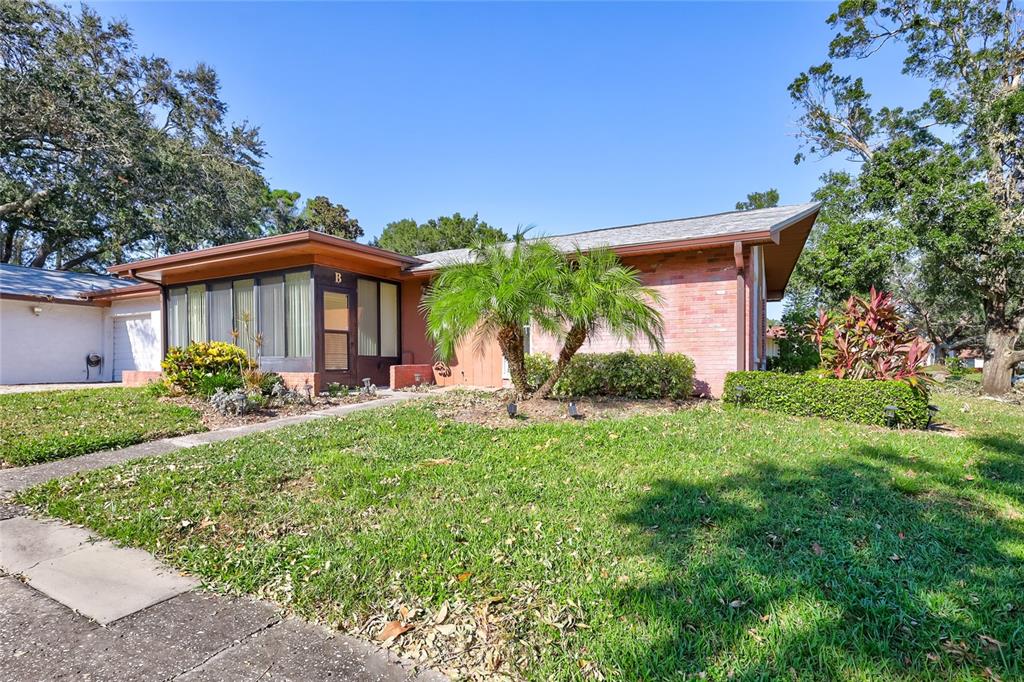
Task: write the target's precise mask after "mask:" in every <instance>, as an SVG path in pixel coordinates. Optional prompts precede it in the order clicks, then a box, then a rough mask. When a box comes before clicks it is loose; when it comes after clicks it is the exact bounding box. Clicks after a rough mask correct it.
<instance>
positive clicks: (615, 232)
mask: <svg viewBox="0 0 1024 682" xmlns="http://www.w3.org/2000/svg"><path fill="white" fill-rule="evenodd" d="M818 207H819V204H817V203H810V204H796V205H793V206H776V207H774V208H761V209H755V210H752V211H730V212H728V213H716V214H714V215H706V216H698V217H695V218H679V219H677V220H662V221H658V222H653V223H640V224H637V225H624V226H622V227H606V228H603V229H599V230H588V231H586V232H576V233H574V234H563V235H555V236H551V237H546V239H548V240H549V241H550V242H551V243H552V244H554V245H555V247H556V248H558V249H559V250H561V251H566V252H567V251H574V250H575V249H576V248H577V247H579V248H580V249H582V250H584V251H586V250H589V249H594V248H599V247H608V248H615V247H621V246H634V245H638V244H656V243H658V242H673V241H682V240H686V239H697V238H700V237H716V236H740V235H743V234H745V233H748V232H763V231H765V230H776V229H781V228H782V227H785V226H786V225H789V224H792V223H794V222H796V221H798V220H800V219H801V218H803V217H804V216H806V215H808V214H810V213H812V212H813V211H815V210H817V209H818ZM540 238H542V237H538V239H540ZM471 253H472V251H471V250H470V249H452V250H450V251H438V252H436V253H425V254H422V255H419V256H417V258H419V259H421V260H424V261H426V263H424V264H422V265H417V266H415V267H413V268H410V271H411V272H422V271H428V270H436V269H438V268H440V267H442V266H444V265H455V264H458V263H466V262H469V259H470V257H471Z"/></svg>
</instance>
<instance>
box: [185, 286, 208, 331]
mask: <svg viewBox="0 0 1024 682" xmlns="http://www.w3.org/2000/svg"><path fill="white" fill-rule="evenodd" d="M206 334H207V331H206V285H205V284H193V285H192V286H190V287H188V342H189V343H202V342H203V341H206V340H207V335H206Z"/></svg>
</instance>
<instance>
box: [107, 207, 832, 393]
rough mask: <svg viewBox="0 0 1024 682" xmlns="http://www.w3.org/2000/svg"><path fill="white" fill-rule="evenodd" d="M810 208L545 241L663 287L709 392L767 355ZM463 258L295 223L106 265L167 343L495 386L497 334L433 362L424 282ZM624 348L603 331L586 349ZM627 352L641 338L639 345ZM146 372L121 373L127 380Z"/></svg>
mask: <svg viewBox="0 0 1024 682" xmlns="http://www.w3.org/2000/svg"><path fill="white" fill-rule="evenodd" d="M818 209H819V206H818V204H803V205H799V206H781V207H777V208H768V209H760V210H753V211H743V212H739V211H737V212H730V213H722V214H717V215H710V216H701V217H697V218H687V219H681V220H669V221H662V222H654V223H643V224H639V225H629V226H625V227H615V228H606V229H601V230H592V231H587V232H579V233H576V234H571V235H559V236H555V237H551V238H550V240H551V241H552V242H553V243H554V244H555V245H556V246H557V247H558V248H560V249H562V250H564V251H567V252H569V251H573V250H575V249H576V248H577V246H578V247H579V248H582V249H584V250H586V249H592V248H597V247H608V248H611V249H613V250H614V251H615V252H616V253H617V254H618V255H619V257H620V258H621V259H622V260H623V262H625V263H627V264H629V265H631V266H633V267H635V268H637V269H638V270H639V271H640V272H641V273H642V277H643V279H644V280H645V282H646V283H647V284H648V285H650V286H652V287H654V288H656V289H657V290H658V291H659V292H660V293H661V294H662V297H663V299H664V300H663V302H662V303H661V304H660V309H661V311H662V314H663V316H664V319H665V339H664V341H665V350H666V351H670V352H680V353H685V354H687V355H689V356H690V357H692V358H693V360H694V362H695V364H696V383H697V389H698V391H699V392H701V393H708V394H711V395H718V394H719V393H720V392H721V389H722V384H723V382H724V378H725V374H726V372H729V371H732V370H735V369H748V368H763V367H764V365H765V360H766V357H767V347H766V334H765V327H766V302H767V301H777V300H780V299H781V298H782V296H783V293H784V291H785V288H786V284H787V283H788V281H789V277H790V274H791V273H792V271H793V268H794V266H795V265H796V261H797V258H798V257H799V255H800V252H801V250H802V249H803V245H804V242H805V241H806V239H807V235H808V234H809V232H810V230H811V227H812V226H813V224H814V221H815V219H816V217H817V215H818ZM469 258H471V252H470V251H469V250H467V249H455V250H452V251H444V252H440V253H430V254H424V255H421V256H418V257H409V256H403V255H399V254H397V253H393V252H390V251H385V250H383V249H378V248H375V247H371V246H367V245H364V244H358V243H356V242H352V241H347V240H344V239H339V238H337V237H332V236H329V235H324V234H321V233H318V232H309V231H301V232H293V233H289V234H284V235H278V236H274V237H265V238H262V239H254V240H250V241H245V242H239V243H235V244H227V245H224V246H217V247H213V248H208V249H202V250H198V251H190V252H187V253H180V254H175V255H172V256H164V257H161V258H153V259H149V260H144V261H138V262H135V263H128V264H124V265H117V266H114V267H112V268H110V272H111V273H113V274H115V275H117V276H120V277H127V278H134V279H135V280H138V281H141V282H144V283H147V284H148V285H150V286H158V287H159V288H160V290H161V291H162V306H163V310H164V311H165V314H164V324H163V327H164V331H165V333H166V342H165V343H164V342H161V343H162V348H166V347H167V346H169V345H183V344H187V343H189V342H193V341H203V340H208V339H209V340H221V341H232V340H233V338H234V337H233V335H232V331H233V330H236V331H238V332H239V335H238V343H239V344H241V345H243V346H245V347H246V348H247V349H248V350H249V351H250V352H251V353H252V354H254V355H259V356H260V362H261V365H262V366H263V367H264V368H265V369H267V370H272V371H275V372H279V373H281V374H282V376H284V377H285V380H286V381H287V382H289V383H292V384H297V385H304V384H306V383H309V384H311V385H313V386H316V387H317V388H320V387H322V386H324V385H326V384H327V383H330V382H338V383H343V384H349V385H354V384H358V383H360V382H361V381H362V380H363V379H364V378H369V379H371V380H372V381H373V382H374V383H376V384H378V385H384V384H391V385H393V386H398V385H407V384H408V383H411V382H412V381H413V380H414V379H413V377H414V376H415V375H417V374H418V375H420V377H421V378H424V379H427V378H429V377H430V375H431V374H433V376H434V378H435V380H436V381H437V382H438V383H440V384H444V385H453V384H464V385H476V386H501V385H503V383H504V379H503V377H502V374H503V372H502V364H503V363H502V357H501V353H500V351H499V350H498V347H497V343H488V344H483V345H480V344H478V343H477V341H476V339H469V340H467V341H466V342H465V343H464V344H462V346H461V347H459V348H458V349H457V351H456V357H455V358H453V359H452V360H451V361H450V363H449V364H448V365H440V364H438V365H435V363H434V360H435V358H434V348H433V345H432V344H431V343H430V341H429V339H428V337H427V334H426V328H425V323H424V318H423V315H422V312H421V310H420V303H421V300H422V297H423V292H424V291H425V289H426V287H427V286H428V285H429V283H430V280H431V278H432V277H433V276H434V275H435V274H436V273H437V272H438V270H439V269H440V268H441V267H443V266H445V265H448V264H453V263H461V262H466V261H468V260H469ZM135 286H136V287H140V286H141V287H145V286H147V285H145V284H144V285H135ZM147 291H150V292H151V291H153V290H152V289H147ZM139 295H140V294H139V293H138V290H136V291H135V292H131V291H129V290H128V289H124V288H119V289H114V288H111V290H109V291H107V292H105V293H103V294H100V295H97V294H92V295H91V297H90V298H89V300H90V301H92V302H93V303H106V304H109V305H110V306H111V308H114V306H118V305H120V302H121V301H122V300H124V299H130V297H131V296H136V297H138V296H139ZM136 300H138V299H137V298H136ZM531 337H532V338H531V349H532V351H533V352H535V353H537V352H542V353H548V354H551V355H554V354H556V353H557V350H558V344H557V341H556V340H555V339H553V338H551V337H550V336H547V335H546V334H543V333H541V332H540V331H539V330H537V329H534V330H532V334H531ZM257 339H259V340H260V342H259V343H257ZM626 347H627V345H626V344H624V343H622V342H620V341H619V340H617V339H614V338H611V337H608V336H605V335H600V336H598V337H597V338H595V339H592V340H591V341H590V342H588V344H586V345H585V346H584V347H583V348H582V349H581V352H605V351H611V350H619V349H623V348H626ZM636 350H638V351H646V350H649V349H648V348H647V347H646V344H637V346H636ZM147 367H148V365H147ZM140 369H141V367H140ZM152 376H154V375H146V374H129V375H125V380H126V382H137V381H139V380H142V379H145V378H150V377H152Z"/></svg>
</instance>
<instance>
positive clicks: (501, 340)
mask: <svg viewBox="0 0 1024 682" xmlns="http://www.w3.org/2000/svg"><path fill="white" fill-rule="evenodd" d="M498 347H499V348H501V354H502V355H504V356H505V361H506V362H507V363H508V374H509V377H511V379H512V386H513V388H515V393H516V399H517V400H526V399H527V398H528V397H529V395H530V383H529V380H528V379H527V377H526V360H525V359H524V357H523V328H522V327H518V326H516V327H502V328H501V330H499V331H498Z"/></svg>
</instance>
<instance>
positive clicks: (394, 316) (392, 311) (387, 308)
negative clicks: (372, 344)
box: [380, 282, 398, 358]
mask: <svg viewBox="0 0 1024 682" xmlns="http://www.w3.org/2000/svg"><path fill="white" fill-rule="evenodd" d="M380 354H381V356H382V357H385V358H396V357H398V285H397V284H390V283H388V282H381V283H380Z"/></svg>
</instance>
